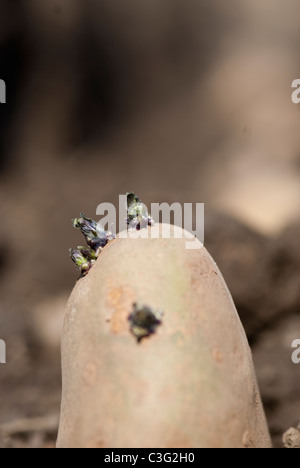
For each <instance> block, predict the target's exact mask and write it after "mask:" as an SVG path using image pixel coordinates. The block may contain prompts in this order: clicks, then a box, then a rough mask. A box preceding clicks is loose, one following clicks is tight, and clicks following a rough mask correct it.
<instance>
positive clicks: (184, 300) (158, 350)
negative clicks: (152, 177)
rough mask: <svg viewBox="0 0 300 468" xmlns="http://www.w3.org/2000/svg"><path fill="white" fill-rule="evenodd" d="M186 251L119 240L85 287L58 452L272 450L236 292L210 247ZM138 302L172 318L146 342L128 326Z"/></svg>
mask: <svg viewBox="0 0 300 468" xmlns="http://www.w3.org/2000/svg"><path fill="white" fill-rule="evenodd" d="M149 229H153V228H149ZM171 231H172V232H173V228H171ZM185 247H186V245H185V239H184V238H183V239H162V238H160V239H130V238H128V239H120V238H117V239H116V240H115V241H113V242H111V243H110V244H109V245H108V246H106V247H105V249H104V251H103V253H102V254H101V256H100V258H99V259H98V261H97V263H96V265H95V266H94V267H93V268H92V270H91V271H90V272H89V274H88V275H87V276H86V277H85V278H82V279H80V280H79V281H78V282H77V284H76V286H75V288H74V290H73V292H72V294H71V297H70V300H69V303H68V306H67V311H66V317H65V324H64V332H63V339H62V373H63V393H62V408H61V419H60V427H59V435H58V442H57V446H58V447H59V448H76V447H78V448H79V447H80V448H102V447H106V448H139V447H144V448H197V447H200V448H205V447H218V448H225V447H226V448H242V447H245V448H246V447H247V448H248V447H249V448H250V447H260V448H268V447H270V446H271V443H270V437H269V433H268V429H267V425H266V421H265V416H264V412H263V408H262V404H261V399H260V395H259V390H258V387H257V383H256V377H255V373H254V368H253V364H252V357H251V352H250V349H249V345H248V342H247V339H246V336H245V333H244V330H243V328H242V325H241V323H240V320H239V317H238V315H237V312H236V309H235V307H234V304H233V301H232V298H231V296H230V293H229V291H228V289H227V287H226V285H225V282H224V280H223V278H222V276H221V274H220V272H219V270H218V268H217V266H216V264H215V262H214V261H213V260H212V258H211V257H210V255H209V254H208V253H207V251H206V249H205V248H204V247H202V248H201V249H199V250H187V249H186V248H185ZM135 302H138V303H140V304H143V305H147V306H150V307H152V308H153V309H155V310H159V309H160V310H163V311H164V316H163V319H162V325H160V326H159V327H158V328H157V331H156V333H155V334H153V335H151V336H150V337H149V338H145V339H143V340H142V341H141V343H140V344H138V343H137V340H136V339H135V338H134V336H133V335H132V334H131V333H130V327H129V322H128V316H129V314H130V313H131V312H132V308H133V304H134V303H135Z"/></svg>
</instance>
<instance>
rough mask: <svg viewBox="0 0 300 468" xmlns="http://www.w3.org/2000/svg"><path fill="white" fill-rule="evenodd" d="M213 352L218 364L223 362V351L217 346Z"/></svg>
mask: <svg viewBox="0 0 300 468" xmlns="http://www.w3.org/2000/svg"><path fill="white" fill-rule="evenodd" d="M212 354H213V358H214V360H215V361H216V362H217V363H218V364H222V362H223V361H224V356H223V353H222V352H221V351H220V350H219V349H217V348H215V349H213V352H212Z"/></svg>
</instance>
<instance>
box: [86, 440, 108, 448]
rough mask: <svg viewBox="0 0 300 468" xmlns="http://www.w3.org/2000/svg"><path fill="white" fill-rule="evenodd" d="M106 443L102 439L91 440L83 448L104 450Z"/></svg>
mask: <svg viewBox="0 0 300 468" xmlns="http://www.w3.org/2000/svg"><path fill="white" fill-rule="evenodd" d="M105 447H106V443H105V441H104V440H103V439H98V440H95V441H94V440H92V441H90V442H88V443H87V444H86V447H85V448H88V449H98V448H105Z"/></svg>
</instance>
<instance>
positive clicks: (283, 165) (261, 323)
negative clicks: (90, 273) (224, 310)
mask: <svg viewBox="0 0 300 468" xmlns="http://www.w3.org/2000/svg"><path fill="white" fill-rule="evenodd" d="M299 14H300V5H299V2H298V1H297V0H290V1H289V4H288V6H287V5H286V4H285V3H284V2H282V1H279V0H265V1H264V2H260V1H258V0H251V1H250V0H249V1H246V2H240V1H237V0H227V1H226V2H224V1H216V0H212V1H211V0H210V1H208V0H207V1H205V0H189V1H188V2H183V1H181V0H122V1H121V0H119V1H111V0H43V1H40V0H14V1H11V0H1V3H0V78H1V79H4V80H5V81H6V84H7V104H5V105H2V104H1V105H0V130H1V132H0V171H1V173H0V200H1V203H0V219H1V222H0V338H1V339H4V340H5V341H6V343H7V361H8V362H7V364H6V365H2V366H1V367H0V388H1V406H0V433H1V434H2V435H1V437H0V447H53V446H54V443H55V438H56V429H57V420H58V414H59V404H60V390H61V381H60V355H59V336H60V329H61V321H62V316H63V311H64V306H65V303H66V301H67V298H68V295H69V293H70V291H71V289H72V287H73V285H74V282H75V281H76V279H77V272H76V270H75V268H74V267H73V265H72V264H71V262H70V260H69V258H68V248H69V247H75V246H76V245H78V244H79V243H80V242H81V238H80V234H79V233H78V232H76V231H75V230H73V229H72V226H71V223H70V220H71V218H73V217H75V216H77V215H78V214H79V212H80V211H84V212H85V213H86V214H88V215H89V216H91V217H93V216H95V212H96V207H97V205H98V204H99V203H101V202H104V201H106V202H115V203H116V202H117V199H118V195H119V194H121V193H125V192H126V191H128V190H134V191H135V192H137V193H138V194H139V195H140V196H141V197H142V198H143V201H144V202H145V203H146V204H150V202H163V201H166V202H173V201H178V202H205V204H206V246H207V247H208V249H209V250H210V252H211V253H212V255H213V256H214V257H215V259H216V261H217V262H218V264H219V266H220V268H221V270H222V272H223V274H224V276H225V279H226V281H227V282H228V285H229V287H230V288H231V291H232V294H233V296H234V299H235V302H236V305H237V308H238V311H239V313H240V315H241V318H242V321H243V323H244V326H245V328H246V331H247V334H248V337H249V340H250V343H251V346H252V349H253V352H254V359H255V364H256V368H257V373H258V378H259V381H260V386H261V391H262V396H263V399H264V403H265V407H266V411H267V416H268V420H269V424H270V428H271V431H272V436H273V439H274V443H275V445H276V446H281V436H282V433H283V432H284V431H285V430H286V429H287V428H288V427H290V426H291V425H296V424H297V423H298V422H299V420H300V378H299V377H300V365H299V366H298V367H297V366H295V365H294V364H292V363H291V352H292V350H291V343H292V341H293V340H294V339H296V338H300V315H299V310H300V275H299V272H300V244H299V237H300V214H299V213H300V211H299V208H300V206H299V205H300V196H299V195H300V132H299V119H300V114H299V113H300V106H296V105H294V104H292V102H291V92H292V90H291V83H292V81H293V79H295V78H299V77H300V60H299V53H298V52H299V45H300V27H299V20H298V18H299ZM224 339H226V337H224Z"/></svg>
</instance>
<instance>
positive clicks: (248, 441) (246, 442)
mask: <svg viewBox="0 0 300 468" xmlns="http://www.w3.org/2000/svg"><path fill="white" fill-rule="evenodd" d="M243 447H244V448H254V447H255V444H254V442H253V440H252V438H251V435H250V432H249V431H245V432H244V434H243Z"/></svg>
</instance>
